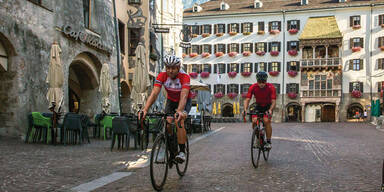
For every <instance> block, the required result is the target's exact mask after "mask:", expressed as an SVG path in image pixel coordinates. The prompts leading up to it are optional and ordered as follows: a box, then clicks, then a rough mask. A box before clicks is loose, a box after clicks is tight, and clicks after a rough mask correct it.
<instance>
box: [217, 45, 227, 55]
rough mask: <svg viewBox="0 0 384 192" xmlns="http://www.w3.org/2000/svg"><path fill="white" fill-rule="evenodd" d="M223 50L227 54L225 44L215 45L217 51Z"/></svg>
mask: <svg viewBox="0 0 384 192" xmlns="http://www.w3.org/2000/svg"><path fill="white" fill-rule="evenodd" d="M217 52H223V53H224V54H225V44H217V45H216V46H215V53H217Z"/></svg>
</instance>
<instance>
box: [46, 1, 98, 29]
mask: <svg viewBox="0 0 384 192" xmlns="http://www.w3.org/2000/svg"><path fill="white" fill-rule="evenodd" d="M40 2H41V1H40ZM90 4H91V0H83V15H84V27H85V28H87V29H89V26H90V25H91V20H90V18H91V10H90V9H91V6H90Z"/></svg>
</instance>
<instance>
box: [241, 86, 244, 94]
mask: <svg viewBox="0 0 384 192" xmlns="http://www.w3.org/2000/svg"><path fill="white" fill-rule="evenodd" d="M243 90H244V84H241V85H240V92H241V93H243Z"/></svg>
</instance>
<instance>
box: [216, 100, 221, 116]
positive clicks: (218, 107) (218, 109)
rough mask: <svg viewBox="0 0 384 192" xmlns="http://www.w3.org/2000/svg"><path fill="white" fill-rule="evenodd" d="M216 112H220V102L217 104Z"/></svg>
mask: <svg viewBox="0 0 384 192" xmlns="http://www.w3.org/2000/svg"><path fill="white" fill-rule="evenodd" d="M217 114H221V105H220V103H219V104H218V106H217Z"/></svg>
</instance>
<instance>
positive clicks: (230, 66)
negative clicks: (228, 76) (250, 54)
mask: <svg viewBox="0 0 384 192" xmlns="http://www.w3.org/2000/svg"><path fill="white" fill-rule="evenodd" d="M229 72H237V73H238V72H239V64H238V63H230V64H228V70H227V73H229Z"/></svg>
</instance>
